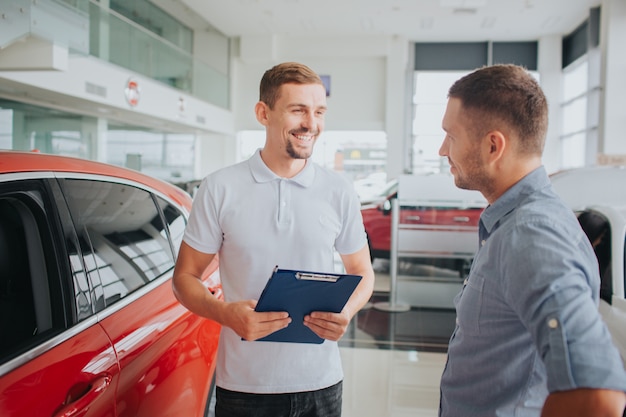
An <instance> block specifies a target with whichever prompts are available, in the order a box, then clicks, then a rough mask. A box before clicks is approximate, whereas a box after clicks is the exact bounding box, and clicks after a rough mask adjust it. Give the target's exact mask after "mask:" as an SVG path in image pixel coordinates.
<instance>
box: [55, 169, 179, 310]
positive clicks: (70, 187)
mask: <svg viewBox="0 0 626 417" xmlns="http://www.w3.org/2000/svg"><path fill="white" fill-rule="evenodd" d="M63 188H64V193H65V195H66V199H67V202H68V205H69V207H70V212H71V213H72V218H73V221H74V223H75V225H76V229H77V232H78V234H79V239H80V241H81V248H82V251H83V255H84V258H85V264H86V267H87V270H88V271H89V273H90V275H94V274H95V275H96V276H93V277H92V282H95V283H96V284H94V287H98V286H101V288H102V292H103V294H104V300H105V303H104V304H105V306H108V305H111V304H112V303H114V302H115V301H117V300H119V299H121V298H123V297H125V296H126V295H128V294H130V293H132V292H133V291H135V290H137V289H138V288H141V287H142V286H143V285H145V284H147V283H149V282H150V281H152V280H154V279H155V278H157V277H159V276H161V275H162V274H163V273H165V272H167V271H169V270H171V269H173V267H174V257H173V254H172V250H171V247H170V243H169V240H168V239H167V233H166V231H165V226H164V224H163V221H162V220H161V214H160V212H159V210H158V209H157V206H156V205H155V203H154V200H153V197H152V195H151V194H150V193H149V192H147V191H145V190H142V189H140V188H136V187H133V186H130V185H126V184H117V183H109V182H105V181H92V180H78V179H67V180H65V181H64V183H63Z"/></svg>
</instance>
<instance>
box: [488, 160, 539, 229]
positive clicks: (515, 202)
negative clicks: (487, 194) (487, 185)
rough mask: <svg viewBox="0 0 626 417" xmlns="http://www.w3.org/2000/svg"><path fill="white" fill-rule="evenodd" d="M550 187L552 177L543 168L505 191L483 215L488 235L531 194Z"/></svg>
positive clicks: (537, 169) (535, 170)
mask: <svg viewBox="0 0 626 417" xmlns="http://www.w3.org/2000/svg"><path fill="white" fill-rule="evenodd" d="M548 185H550V177H548V173H547V172H546V169H545V168H544V167H543V166H541V167H539V168H536V169H534V170H533V171H531V172H530V173H529V174H527V175H526V176H525V177H524V178H522V179H521V180H520V181H518V182H517V183H516V184H515V185H513V186H512V187H511V188H509V189H508V190H506V191H505V193H504V194H502V195H501V196H500V198H498V199H497V200H496V201H495V202H494V203H493V204H490V205H489V206H488V207H487V208H486V209H485V210H484V211H483V213H482V214H481V216H480V221H481V222H482V223H483V225H484V227H485V229H486V230H487V232H488V233H491V231H492V230H493V228H494V227H495V225H496V224H497V223H498V222H499V221H500V220H501V219H502V218H503V217H504V216H505V215H507V214H508V213H510V212H511V211H513V210H515V208H516V207H517V206H519V205H520V204H521V202H522V200H524V199H525V198H526V197H528V196H529V195H530V194H532V193H533V192H535V191H536V190H539V189H541V188H544V187H546V186H548Z"/></svg>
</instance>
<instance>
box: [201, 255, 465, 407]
mask: <svg viewBox="0 0 626 417" xmlns="http://www.w3.org/2000/svg"><path fill="white" fill-rule="evenodd" d="M373 266H374V272H375V275H376V281H375V285H374V294H373V296H372V299H371V302H370V303H368V304H367V305H366V306H365V307H364V308H363V309H362V310H361V311H360V312H359V313H358V314H357V315H356V316H355V317H354V319H353V320H352V323H351V324H350V327H349V328H348V331H347V332H346V334H345V335H344V337H343V338H342V339H341V340H340V341H339V346H340V350H341V356H342V361H343V369H344V374H345V379H344V388H343V414H342V417H405V416H406V417H409V416H411V417H435V416H437V410H438V407H439V379H440V377H441V372H442V371H443V367H444V365H445V361H446V351H447V346H448V339H449V338H450V335H451V334H452V331H453V330H454V320H455V313H454V310H453V309H452V304H451V302H452V300H451V297H452V295H451V294H452V293H453V292H454V291H457V290H458V289H460V287H461V285H462V280H461V278H460V277H459V276H458V272H453V271H449V270H444V269H439V268H435V267H431V266H428V265H423V264H417V263H415V262H414V261H411V260H405V261H404V262H398V264H397V269H396V271H397V272H396V273H395V274H394V276H395V279H392V278H391V273H390V263H389V262H388V261H386V260H379V259H377V260H375V261H374V264H373ZM338 268H341V267H340V265H338ZM433 283H434V285H435V286H436V287H437V292H438V293H439V294H444V299H443V300H438V299H437V297H438V295H433V294H429V295H427V300H425V299H424V298H421V297H420V295H419V294H423V293H428V290H429V288H430V287H428V285H431V286H432V285H433ZM446 283H447V284H450V285H447V286H446ZM424 285H426V287H424ZM392 290H393V291H392ZM441 290H443V291H441ZM394 293H395V294H396V297H393V294H394ZM392 297H393V298H392ZM437 304H439V305H437ZM390 310H397V311H390ZM213 401H214V399H213ZM210 415H212V414H210Z"/></svg>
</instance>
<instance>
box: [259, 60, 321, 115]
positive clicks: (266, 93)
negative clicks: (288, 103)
mask: <svg viewBox="0 0 626 417" xmlns="http://www.w3.org/2000/svg"><path fill="white" fill-rule="evenodd" d="M289 83H291V84H320V85H322V86H323V85H324V83H323V82H322V80H321V78H320V77H319V75H317V74H316V73H315V71H313V70H312V69H311V68H309V67H307V66H306V65H303V64H299V63H297V62H284V63H282V64H278V65H276V66H274V67H272V68H270V69H268V70H267V71H265V74H263V78H261V85H260V88H259V100H260V101H262V102H263V103H265V104H267V105H268V107H269V108H270V109H273V108H274V104H275V103H276V101H277V100H278V97H279V91H280V86H281V85H283V84H289Z"/></svg>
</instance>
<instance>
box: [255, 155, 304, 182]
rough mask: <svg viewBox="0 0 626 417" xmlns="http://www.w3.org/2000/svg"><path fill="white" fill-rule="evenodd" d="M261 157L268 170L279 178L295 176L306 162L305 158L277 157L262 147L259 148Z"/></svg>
mask: <svg viewBox="0 0 626 417" xmlns="http://www.w3.org/2000/svg"><path fill="white" fill-rule="evenodd" d="M261 159H262V160H263V163H265V165H266V166H267V167H268V168H269V169H270V171H272V172H273V173H274V174H276V175H278V176H279V177H281V178H293V177H295V176H296V175H298V174H299V173H300V171H302V170H303V169H304V167H305V166H306V163H307V160H306V159H296V158H291V157H279V156H276V155H272V152H270V151H266V150H264V149H262V150H261Z"/></svg>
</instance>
